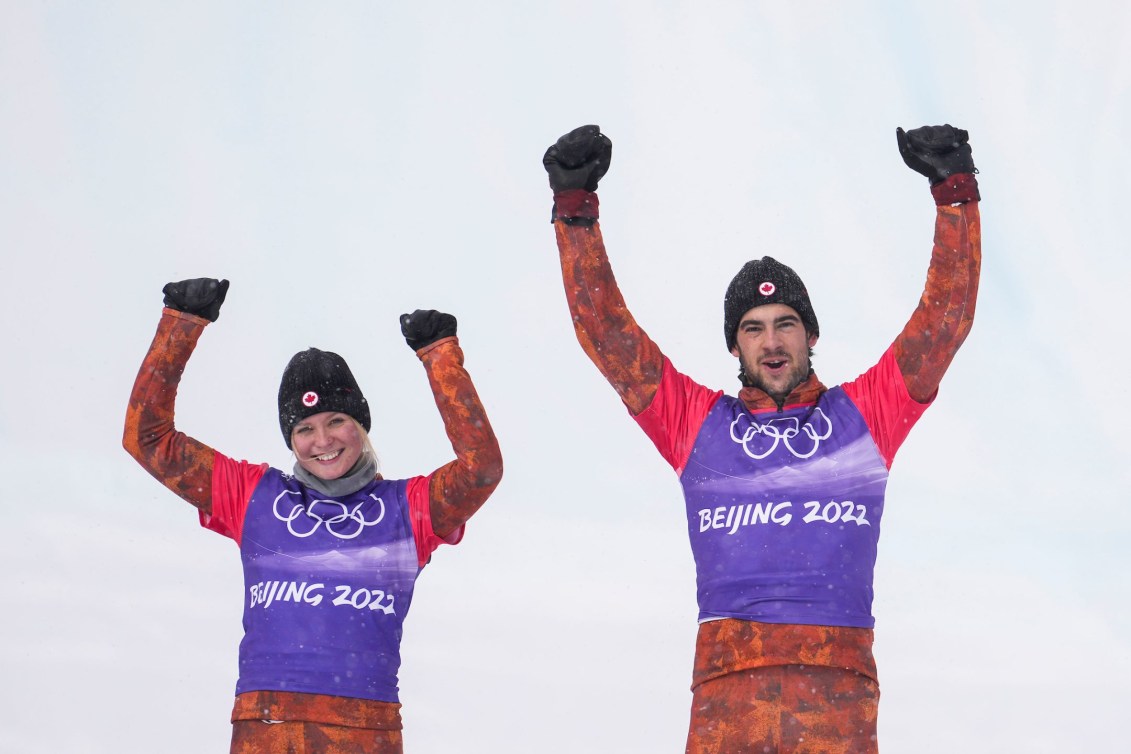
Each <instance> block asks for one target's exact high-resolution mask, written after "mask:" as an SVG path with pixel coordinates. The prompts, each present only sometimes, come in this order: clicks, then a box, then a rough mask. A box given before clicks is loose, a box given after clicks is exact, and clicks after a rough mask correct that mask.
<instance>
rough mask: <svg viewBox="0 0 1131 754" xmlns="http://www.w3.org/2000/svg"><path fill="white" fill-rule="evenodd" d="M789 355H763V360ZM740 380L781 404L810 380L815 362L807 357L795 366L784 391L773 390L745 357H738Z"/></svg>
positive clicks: (746, 385)
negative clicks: (769, 357)
mask: <svg viewBox="0 0 1131 754" xmlns="http://www.w3.org/2000/svg"><path fill="white" fill-rule="evenodd" d="M788 355H789V354H787V353H785V352H784V351H781V352H776V353H769V354H763V356H762V357H761V358H766V357H767V356H784V357H788ZM738 365H739V366H738V379H739V381H740V382H741V383H742V386H743V387H753V388H757V389H758V390H761V391H762V392H763V393H765V394H766V395H768V396H770V397H771V398H773V399H774V400H775V401H777V402H778V403H779V404H780V403H781V402H782V401H783V400H785V399H786V398H787V397H788V396H789V394H790V393H792V392H793V389H794V388H795V387H797V386H798V385H800V384H801V383H802V382H805V380H807V379H809V374H810V373H811V372H812V371H813V361H812V359H810V358H809V357H808V356H806V357H805V361H804V362H799V363H797V364H794V366H793V369H792V370H791V371H790V373H789V379H788V380H786V383H785V388H784V389H783V390H771V389H770V387H769V386H768V385H766V384H765V382H763V380H762V378H761V377H759V376H758V372H757V370H754V369H751V368H750V367H749V366H748V365H747V363H746V358H745V357H744V356H739V357H738Z"/></svg>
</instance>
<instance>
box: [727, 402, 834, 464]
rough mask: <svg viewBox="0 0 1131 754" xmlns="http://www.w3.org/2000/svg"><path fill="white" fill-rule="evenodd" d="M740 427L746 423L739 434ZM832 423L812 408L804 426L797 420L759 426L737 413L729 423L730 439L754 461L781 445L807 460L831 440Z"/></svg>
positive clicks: (788, 419) (795, 455) (816, 409)
mask: <svg viewBox="0 0 1131 754" xmlns="http://www.w3.org/2000/svg"><path fill="white" fill-rule="evenodd" d="M740 424H746V425H747V426H746V428H745V429H744V430H742V431H741V432H738V431H737V429H738V427H739V425H740ZM832 434H833V423H832V420H831V419H829V417H827V416H825V412H823V411H821V409H819V408H814V409H813V413H812V414H810V416H809V418H808V419H807V420H806V421H805V423H804V424H802V423H801V421H800V420H799V419H798V418H797V417H790V418H787V419H774V420H772V421H769V422H766V423H765V424H759V423H758V422H756V421H754V420H753V419H751V418H750V416H749V415H748V414H739V415H738V416H737V417H735V420H734V421H732V422H731V423H730V439H732V440H734V441H735V442H736V443H738V444H739V445H741V446H742V450H743V451H744V452H745V453H746V455H748V456H750V457H751V458H753V459H755V460H759V461H760V460H761V459H763V458H766V457H767V456H769V455H770V454H771V453H773V452H774V451H775V450H777V448H778V445H782V446H783V447H785V449H786V450H788V451H789V452H790V453H791V454H792V455H793V457H794V458H802V459H804V458H810V457H811V456H813V454H815V453H816V452H817V450H818V449H819V448H820V447H821V441H822V440H827V439H829V438H830V437H832Z"/></svg>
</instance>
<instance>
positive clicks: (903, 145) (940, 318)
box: [894, 125, 982, 402]
mask: <svg viewBox="0 0 1131 754" xmlns="http://www.w3.org/2000/svg"><path fill="white" fill-rule="evenodd" d="M896 139H897V142H898V144H899V152H900V154H901V155H902V156H903V161H904V162H906V163H907V165H908V167H910V168H911V169H912V170H914V171H916V172H917V173H921V174H922V175H925V176H926V177H927V178H928V179H929V180H930V182H931V194H932V195H933V196H934V198H935V204H936V205H937V207H938V209H937V214H936V216H935V243H934V249H933V250H932V252H931V266H930V268H929V269H928V270H927V283H926V286H925V287H924V289H923V296H922V297H921V298H920V299H919V306H918V307H916V309H915V312H914V313H913V314H912V315H911V319H910V320H908V322H907V324H906V325H905V326H904V328H903V332H901V333H900V334H899V337H897V338H896V339H895V343H894V348H895V356H896V360H897V361H898V362H899V368H900V371H901V372H902V373H903V380H904V382H905V383H906V385H907V390H908V392H909V393H910V394H911V397H912V398H914V399H915V400H917V401H920V402H926V401H928V400H930V399H931V398H933V397H934V395H935V392H936V391H937V390H938V387H939V383H940V382H941V381H942V376H943V374H944V373H945V372H946V370H947V367H949V366H950V362H951V361H952V360H953V359H954V356H955V354H956V353H958V348H959V346H961V345H962V342H963V341H964V340H966V336H967V335H968V334H969V333H970V328H971V326H972V325H973V324H974V305H975V303H976V301H977V298H978V276H979V273H980V270H981V265H982V232H981V225H980V220H979V215H978V201H979V199H980V196H979V194H978V181H977V179H976V178H975V177H974V174H975V173H976V172H977V169H976V168H975V167H974V159H973V156H972V155H971V151H970V144H969V143H968V139H969V136H968V134H967V133H966V131H964V130H962V129H961V128H954V127H953V126H950V125H944V126H924V127H922V128H916V129H914V130H912V131H907V132H904V130H903V129H902V128H900V129H897V130H896Z"/></svg>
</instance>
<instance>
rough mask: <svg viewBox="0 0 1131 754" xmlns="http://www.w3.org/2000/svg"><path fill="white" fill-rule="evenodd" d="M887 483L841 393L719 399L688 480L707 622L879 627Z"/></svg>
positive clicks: (878, 459)
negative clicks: (763, 405) (779, 402)
mask: <svg viewBox="0 0 1131 754" xmlns="http://www.w3.org/2000/svg"><path fill="white" fill-rule="evenodd" d="M887 476H888V473H887V468H886V466H885V464H884V462H883V459H882V458H881V457H880V454H879V452H878V450H877V448H876V446H875V443H874V442H873V440H872V437H871V434H870V433H869V431H868V427H867V426H866V424H865V422H864V419H863V417H862V416H861V415H860V412H859V411H858V410H857V409H856V407H855V405H854V404H853V403H852V401H851V400H850V399H849V398H848V396H847V395H845V393H844V391H843V390H842V389H841V388H833V389H832V390H829V391H828V392H826V393H824V395H822V397H821V398H820V400H819V401H818V402H817V404H816V405H812V406H803V407H799V408H793V409H789V410H787V411H784V412H766V413H758V414H751V413H749V412H748V411H747V410H746V409H745V407H744V406H743V405H742V403H741V402H740V401H739V400H738V399H736V398H733V397H730V396H723V397H722V398H720V399H719V401H718V402H717V403H716V404H715V405H714V407H713V408H712V409H711V411H710V413H709V414H708V416H707V419H706V421H705V422H704V424H703V427H702V429H701V430H700V432H699V435H698V437H697V439H696V441H695V445H694V448H693V449H692V452H691V456H690V458H689V460H688V463H687V466H686V468H685V469H684V472H683V474H682V476H681V477H680V481H681V483H682V485H683V488H684V497H685V500H686V504H687V518H688V535H689V536H690V538H691V547H692V551H693V553H694V555H695V564H696V571H697V580H698V595H699V610H700V612H699V618H700V620H709V619H711V618H720V617H730V618H742V619H746V620H756V621H762V622H768V623H804V624H811V625H834V626H859V627H865V628H871V627H872V626H873V624H874V621H873V619H872V615H871V605H872V575H873V569H874V566H875V561H876V544H877V541H878V539H879V533H880V518H881V515H882V514H883V502H884V489H885V487H886V484H887Z"/></svg>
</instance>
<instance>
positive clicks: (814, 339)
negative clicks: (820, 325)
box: [809, 335, 818, 348]
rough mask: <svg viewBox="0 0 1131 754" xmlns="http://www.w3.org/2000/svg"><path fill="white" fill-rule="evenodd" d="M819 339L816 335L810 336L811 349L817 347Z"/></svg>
mask: <svg viewBox="0 0 1131 754" xmlns="http://www.w3.org/2000/svg"><path fill="white" fill-rule="evenodd" d="M817 337H818V336H816V335H810V336H809V347H810V348H812V347H813V346H815V345H817Z"/></svg>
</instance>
